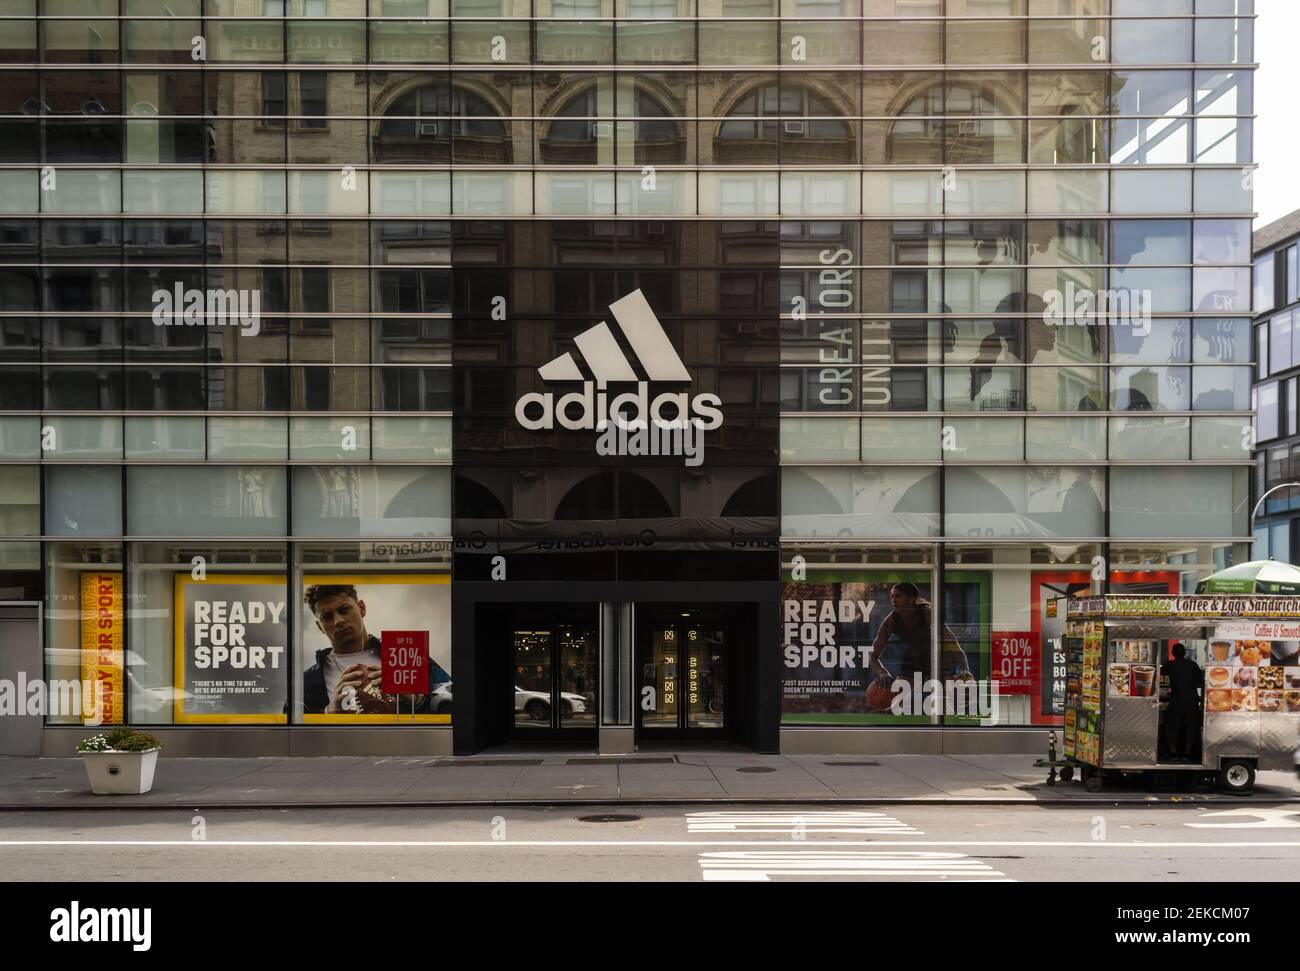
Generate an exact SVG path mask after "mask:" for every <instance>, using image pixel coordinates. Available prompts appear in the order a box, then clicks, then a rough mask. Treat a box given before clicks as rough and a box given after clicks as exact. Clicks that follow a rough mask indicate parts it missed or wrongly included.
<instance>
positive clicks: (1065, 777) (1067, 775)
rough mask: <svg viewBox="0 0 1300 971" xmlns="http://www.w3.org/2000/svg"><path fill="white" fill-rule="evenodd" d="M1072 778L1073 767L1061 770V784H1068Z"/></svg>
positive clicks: (1068, 766) (1069, 766)
mask: <svg viewBox="0 0 1300 971" xmlns="http://www.w3.org/2000/svg"><path fill="white" fill-rule="evenodd" d="M1073 778H1074V766H1072V765H1067V766H1065V768H1063V769H1061V781H1062V782H1069V781H1070V780H1071V779H1073Z"/></svg>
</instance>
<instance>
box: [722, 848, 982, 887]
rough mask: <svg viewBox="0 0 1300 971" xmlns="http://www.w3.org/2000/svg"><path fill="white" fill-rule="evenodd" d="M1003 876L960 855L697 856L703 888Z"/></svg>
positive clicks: (766, 853)
mask: <svg viewBox="0 0 1300 971" xmlns="http://www.w3.org/2000/svg"><path fill="white" fill-rule="evenodd" d="M1003 876H1004V874H1003V873H1001V872H1000V871H998V870H995V869H993V867H991V866H989V865H988V864H987V863H985V862H984V861H983V860H977V859H975V858H973V857H969V856H967V855H966V854H964V853H924V852H897V851H892V850H883V851H882V850H877V851H874V852H873V851H861V850H858V851H851V850H811V849H809V850H761V851H757V852H753V851H731V852H723V853H701V854H700V877H701V878H702V879H703V880H705V881H706V882H721V881H741V882H746V883H767V882H770V881H771V879H772V878H773V877H888V878H889V879H891V880H894V879H898V878H900V877H920V878H921V879H923V880H938V879H945V878H948V877H961V878H963V879H972V878H977V879H993V878H998V877H1003Z"/></svg>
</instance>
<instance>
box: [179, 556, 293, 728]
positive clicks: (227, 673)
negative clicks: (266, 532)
mask: <svg viewBox="0 0 1300 971" xmlns="http://www.w3.org/2000/svg"><path fill="white" fill-rule="evenodd" d="M175 598H176V609H175V624H176V630H175V634H174V646H175V651H176V659H175V663H176V672H177V675H178V677H177V682H178V683H177V685H176V688H177V691H176V699H175V703H174V709H175V710H174V715H175V720H176V721H177V722H178V723H204V722H213V723H224V724H239V723H257V724H276V723H283V722H285V721H286V720H287V716H286V715H285V705H286V703H287V701H288V697H289V625H288V602H287V597H286V584H285V579H284V577H283V576H275V575H272V574H266V575H253V574H223V573H213V574H209V575H208V576H207V577H206V578H204V579H195V578H194V577H193V576H191V575H190V574H188V573H178V574H177V575H176V578H175Z"/></svg>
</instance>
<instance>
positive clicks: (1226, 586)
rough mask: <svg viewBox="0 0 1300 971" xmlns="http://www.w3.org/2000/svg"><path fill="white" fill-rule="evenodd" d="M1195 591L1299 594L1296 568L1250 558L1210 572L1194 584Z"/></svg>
mask: <svg viewBox="0 0 1300 971" xmlns="http://www.w3.org/2000/svg"><path fill="white" fill-rule="evenodd" d="M1196 592H1197V593H1296V594H1300V569H1296V568H1295V567H1294V566H1292V565H1291V564H1290V563H1279V562H1277V560H1253V561H1251V562H1250V563H1241V564H1238V565H1237V566H1230V567H1228V568H1227V569H1226V570H1220V571H1219V572H1218V573H1211V574H1210V575H1209V576H1208V577H1206V578H1205V579H1204V580H1202V581H1201V582H1200V583H1198V584H1197V585H1196Z"/></svg>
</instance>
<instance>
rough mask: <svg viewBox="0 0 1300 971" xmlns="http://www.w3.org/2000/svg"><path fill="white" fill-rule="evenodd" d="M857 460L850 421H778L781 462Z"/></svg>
mask: <svg viewBox="0 0 1300 971" xmlns="http://www.w3.org/2000/svg"><path fill="white" fill-rule="evenodd" d="M859 457H860V446H859V442H858V423H857V419H854V418H830V417H827V418H820V417H819V418H782V419H781V461H783V462H799V461H804V462H816V461H832V462H834V461H841V462H856V461H858V459H859Z"/></svg>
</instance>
